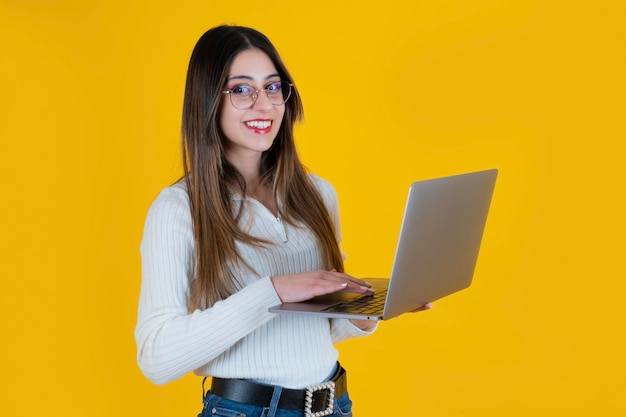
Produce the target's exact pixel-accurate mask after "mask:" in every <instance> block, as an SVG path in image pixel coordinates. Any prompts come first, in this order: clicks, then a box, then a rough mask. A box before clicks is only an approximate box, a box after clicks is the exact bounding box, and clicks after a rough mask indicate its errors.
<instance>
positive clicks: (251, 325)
mask: <svg viewBox="0 0 626 417" xmlns="http://www.w3.org/2000/svg"><path fill="white" fill-rule="evenodd" d="M302 115H303V112H302V103H301V100H300V96H299V94H298V91H297V89H296V86H295V85H294V81H293V79H292V78H291V76H290V75H289V72H288V71H287V69H286V68H285V65H284V64H283V62H282V60H281V59H280V57H279V55H278V53H277V51H276V50H275V48H274V47H273V45H272V44H271V42H270V41H269V40H268V39H267V38H266V37H265V36H264V35H263V34H261V33H259V32H258V31H255V30H253V29H250V28H245V27H238V26H220V27H216V28H213V29H211V30H209V31H207V32H206V33H205V34H204V35H203V36H202V37H201V38H200V40H199V41H198V43H197V45H196V47H195V49H194V51H193V53H192V56H191V60H190V63H189V68H188V73H187V83H186V88H185V98H184V107H183V122H182V139H183V141H182V144H183V163H184V176H183V177H182V178H181V180H180V181H179V182H177V183H176V184H174V185H172V186H170V187H168V188H166V189H164V190H163V191H162V192H161V193H160V195H159V196H158V198H157V199H156V200H155V201H154V203H153V204H152V206H151V207H150V210H149V212H148V215H147V219H146V223H145V229H144V236H143V240H142V242H141V255H142V274H143V279H142V287H141V295H140V300H139V312H138V323H137V327H136V331H135V337H136V341H137V348H138V362H139V366H140V368H141V369H142V371H143V373H144V374H145V375H146V376H147V377H148V378H149V379H150V380H152V381H153V382H155V383H157V384H162V383H166V382H168V381H172V380H174V379H176V378H179V377H181V376H183V375H185V374H186V373H188V372H190V371H194V372H195V373H196V374H198V375H201V376H212V377H213V378H212V386H211V389H210V391H209V392H207V393H206V395H205V397H204V410H203V412H202V414H200V415H201V416H211V415H216V416H235V415H236V416H261V415H262V416H269V417H272V416H293V417H296V416H305V415H306V416H313V415H315V416H323V415H336V416H339V415H341V416H346V415H351V402H350V399H349V396H348V393H347V387H346V376H345V371H344V370H343V369H342V368H341V366H340V365H339V364H338V362H337V358H338V353H337V350H336V349H335V348H334V346H333V344H334V343H336V342H339V341H341V340H344V339H347V338H351V337H355V336H363V335H367V334H369V333H371V332H372V331H373V330H374V327H375V326H374V322H370V321H357V320H338V319H331V320H329V319H325V318H314V317H308V316H300V315H275V314H272V313H269V312H268V308H269V307H271V306H273V305H276V304H279V303H281V302H294V301H303V300H307V299H310V298H312V297H314V296H316V295H322V294H327V293H332V292H337V291H351V292H356V293H362V294H367V293H369V292H371V290H370V289H369V286H368V284H367V283H365V282H364V281H362V280H359V279H356V278H354V277H352V276H350V275H347V274H345V273H344V272H343V258H342V253H341V252H340V248H339V240H340V233H339V213H338V205H337V196H336V194H335V191H334V189H333V188H332V186H331V185H330V184H329V183H327V182H326V181H324V180H323V179H321V178H320V177H317V176H315V175H312V174H307V173H306V171H305V169H304V168H303V166H302V164H301V163H300V161H299V159H298V155H297V154H296V148H295V145H294V138H293V127H294V123H295V122H296V121H298V120H299V119H301V118H302ZM330 381H332V382H333V384H328V383H327V384H323V383H324V382H330ZM320 384H322V385H320ZM331 386H333V387H334V393H333V392H332V391H333V390H332V389H331ZM311 387H312V388H311ZM307 388H309V389H308V391H307Z"/></svg>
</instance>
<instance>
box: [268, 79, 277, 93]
mask: <svg viewBox="0 0 626 417" xmlns="http://www.w3.org/2000/svg"><path fill="white" fill-rule="evenodd" d="M280 88H281V82H280V81H276V82H275V83H271V84H270V85H268V86H267V87H266V89H267V93H268V94H278V93H279V92H280Z"/></svg>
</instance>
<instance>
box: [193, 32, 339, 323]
mask: <svg viewBox="0 0 626 417" xmlns="http://www.w3.org/2000/svg"><path fill="white" fill-rule="evenodd" d="M251 48H256V49H259V50H261V51H263V52H264V53H266V54H267V56H268V57H269V58H270V59H271V60H272V62H273V63H274V66H275V67H276V69H277V71H278V74H279V75H280V78H281V79H282V80H283V81H288V82H290V83H293V79H292V77H291V76H290V75H289V72H288V71H287V68H286V67H285V65H284V64H283V62H282V60H281V58H280V56H279V55H278V52H277V51H276V49H275V48H274V46H273V45H272V43H271V42H270V41H269V39H268V38H267V37H266V36H265V35H263V34H262V33H260V32H258V31H256V30H254V29H251V28H246V27H241V26H218V27H215V28H213V29H210V30H209V31H207V32H206V33H205V34H204V35H202V37H201V38H200V39H199V40H198V42H197V44H196V46H195V48H194V50H193V53H192V55H191V59H190V62H189V68H188V71H187V82H186V86H185V98H184V104H183V120H182V147H183V168H184V175H183V178H182V180H183V181H185V182H186V185H187V192H188V194H189V201H190V207H191V216H192V221H193V233H194V239H195V253H194V256H195V276H194V277H192V280H191V283H190V294H189V310H190V311H193V310H195V309H198V308H199V309H205V308H207V307H209V306H210V305H212V304H213V303H215V302H216V301H218V300H220V299H224V298H226V297H228V296H229V295H231V294H232V293H233V292H235V291H236V290H237V287H238V284H240V283H239V282H238V281H237V277H236V276H234V274H233V273H232V271H231V270H230V268H229V267H230V266H232V265H238V264H240V265H241V264H245V262H244V261H243V259H241V257H240V255H239V254H238V253H237V250H236V245H235V242H237V241H239V242H243V243H247V244H252V245H256V246H259V247H261V246H263V245H267V244H270V243H269V242H267V241H264V240H262V239H259V238H256V237H253V236H251V235H249V234H248V233H246V232H245V231H244V230H242V229H241V228H240V227H239V222H238V220H239V215H240V214H241V211H240V210H241V208H240V210H239V212H235V210H234V209H233V206H232V200H231V193H232V192H233V191H234V192H239V193H240V194H241V195H243V196H245V195H246V185H245V181H244V179H243V177H242V176H241V174H240V173H239V172H238V171H237V170H236V169H235V167H234V166H233V165H232V164H230V163H229V162H228V160H227V159H226V157H225V154H224V143H225V140H226V139H225V136H224V134H223V133H222V131H221V128H220V125H219V111H220V108H221V106H222V105H223V103H224V94H221V91H222V90H223V89H224V86H225V85H226V81H227V77H228V71H229V69H230V66H231V64H232V62H233V60H234V58H235V57H236V56H237V54H239V53H240V52H242V51H244V50H246V49H251ZM293 90H294V91H293V92H292V95H291V98H290V99H289V101H287V103H285V115H284V119H283V122H282V124H281V128H280V130H279V132H278V134H277V136H276V139H275V140H274V143H273V145H272V147H271V148H270V149H269V150H267V151H266V152H264V153H263V155H262V157H261V175H262V177H261V178H262V181H263V184H264V185H265V186H267V187H271V188H272V190H273V194H274V196H275V198H277V200H278V201H280V202H281V203H282V205H281V206H279V208H278V210H279V214H280V216H281V218H282V219H283V220H284V221H286V222H288V223H290V224H295V223H296V222H299V223H302V224H304V225H305V226H306V227H308V228H309V229H310V230H311V231H312V233H313V234H314V235H315V237H316V238H317V241H318V244H319V247H320V249H321V251H322V256H323V261H324V266H325V267H326V268H328V269H331V268H335V269H337V270H338V271H343V260H342V257H341V253H340V250H339V245H338V243H337V240H336V238H335V233H334V230H335V229H334V225H333V224H332V220H331V218H330V215H329V214H328V211H327V210H326V207H325V205H324V202H323V201H322V198H321V196H320V195H319V193H318V192H317V191H316V189H315V187H314V186H313V184H312V183H311V181H310V180H309V178H308V176H307V173H306V170H305V168H304V167H303V166H302V164H301V162H300V160H299V158H298V155H297V152H296V147H295V143H294V138H293V127H294V124H295V123H296V122H297V121H300V120H301V119H302V117H303V108H302V101H301V99H300V95H299V94H298V91H297V89H295V88H294V89H293ZM246 266H247V265H246ZM248 267H249V266H248Z"/></svg>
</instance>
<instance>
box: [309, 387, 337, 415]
mask: <svg viewBox="0 0 626 417" xmlns="http://www.w3.org/2000/svg"><path fill="white" fill-rule="evenodd" d="M323 390H328V395H327V396H326V409H324V410H322V411H317V412H315V413H314V412H313V411H312V410H311V407H312V406H313V393H315V392H317V391H323ZM334 405H335V383H334V382H333V381H328V382H324V383H321V384H317V385H312V386H310V387H308V388H307V389H306V394H305V397H304V417H324V416H328V415H330V414H332V413H333V407H334Z"/></svg>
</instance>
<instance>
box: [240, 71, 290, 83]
mask: <svg viewBox="0 0 626 417" xmlns="http://www.w3.org/2000/svg"><path fill="white" fill-rule="evenodd" d="M274 77H280V74H278V73H277V72H276V73H274V74H270V75H268V76H267V77H265V79H266V80H269V79H270V78H274ZM232 80H250V81H254V78H252V77H251V76H249V75H235V76H232V77H229V78H228V81H232Z"/></svg>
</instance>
